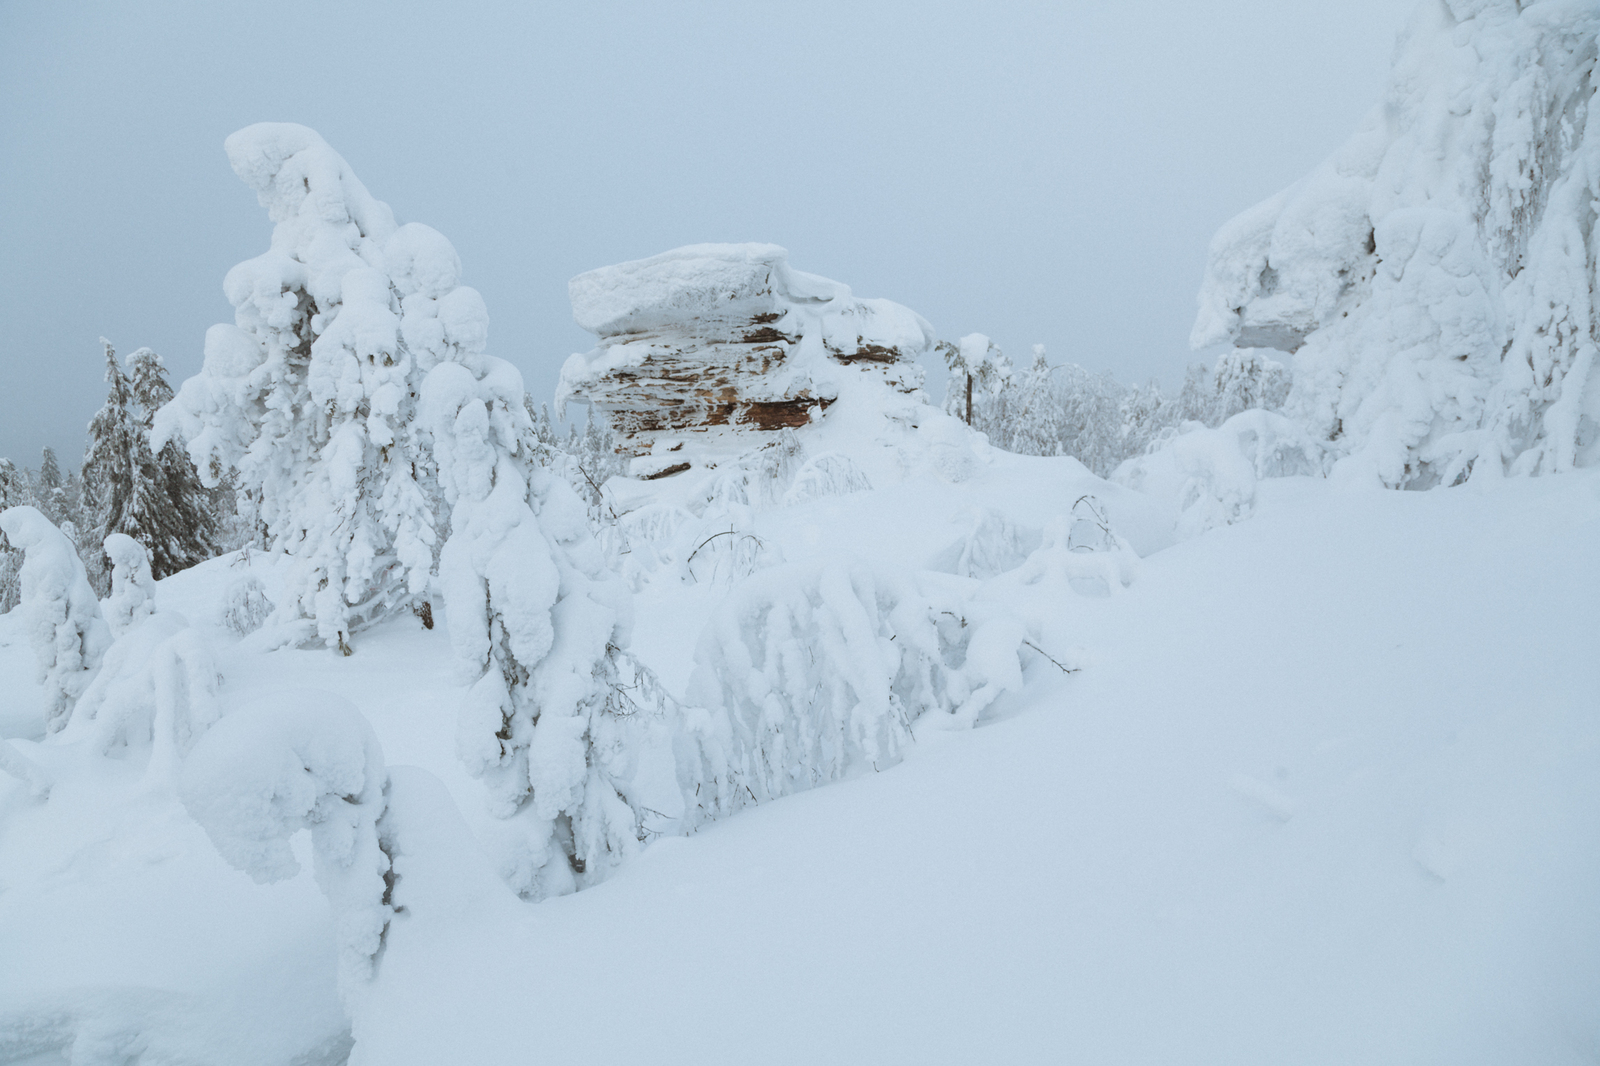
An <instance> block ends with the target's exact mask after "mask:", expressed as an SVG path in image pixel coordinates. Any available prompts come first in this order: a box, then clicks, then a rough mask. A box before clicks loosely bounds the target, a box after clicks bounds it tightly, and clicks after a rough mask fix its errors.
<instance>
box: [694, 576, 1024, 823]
mask: <svg viewBox="0 0 1600 1066" xmlns="http://www.w3.org/2000/svg"><path fill="white" fill-rule="evenodd" d="M1024 640H1025V633H1024V632H1023V630H1022V627H1021V625H1020V623H1018V622H1017V621H1016V620H1015V619H1014V618H1012V617H1010V616H1009V615H1008V614H1006V613H1004V612H995V613H993V615H992V616H990V617H989V618H988V619H987V620H985V621H983V622H978V621H977V620H976V619H975V618H969V617H968V611H967V606H966V604H965V602H964V600H963V598H962V597H961V596H960V595H959V594H957V593H956V592H954V591H951V590H949V589H945V588H941V587H937V586H924V585H922V584H920V583H919V582H918V581H917V580H916V579H914V578H912V577H910V576H909V575H891V574H881V573H873V572H872V571H870V570H868V569H866V568H861V567H856V568H847V567H843V566H830V567H825V568H823V569H820V570H803V569H798V568H788V567H785V568H778V569H775V570H769V571H765V572H763V573H761V574H757V575H756V576H755V577H753V578H751V579H750V580H749V581H746V582H744V583H743V584H741V585H740V586H738V587H737V588H736V589H735V590H734V591H733V593H732V594H731V595H730V597H729V600H728V602H727V603H726V604H725V605H724V606H723V607H721V608H720V609H719V610H718V612H717V614H716V615H715V616H714V617H713V618H712V620H711V622H710V624H709V625H708V626H707V628H706V631H705V633H704V634H703V635H702V636H701V638H700V645H699V647H698V648H697V649H696V651H695V671H694V674H693V677H692V679H691V681H690V687H689V702H690V703H691V704H694V705H696V706H695V707H693V708H692V709H688V710H685V711H684V712H683V730H682V732H681V733H680V735H679V736H678V737H677V739H676V741H675V743H676V747H677V750H678V756H679V764H678V765H679V783H680V785H681V787H682V789H683V793H684V801H685V805H686V806H685V813H684V816H683V822H684V826H685V828H686V829H693V828H694V827H695V826H696V825H698V824H700V823H702V822H704V821H707V820H710V819H713V818H718V817H722V816H724V815H727V814H730V813H732V812H734V811H737V810H739V809H741V808H743V807H745V806H748V805H749V804H752V803H759V802H764V801H766V800H769V799H774V798H776V797H779V796H784V795H788V794H790V793H793V792H799V791H802V790H805V789H808V788H812V787H814V786H816V785H819V784H822V783H825V782H827V781H833V780H838V779H839V778H842V777H845V776H848V775H850V774H851V773H854V772H857V771H861V770H867V769H882V768H884V767H885V766H888V765H890V764H892V763H894V762H896V761H898V759H899V758H900V755H901V752H902V751H903V750H904V748H905V745H906V744H907V742H908V741H909V740H910V738H911V727H912V724H913V722H914V721H915V720H916V719H917V718H918V717H919V716H922V715H936V716H941V717H946V718H948V719H949V720H950V721H951V722H953V723H955V724H959V725H971V724H972V723H973V722H974V721H975V720H976V719H977V717H978V715H979V714H981V713H982V711H983V710H984V709H985V708H986V707H987V706H988V705H989V704H990V703H991V702H993V700H994V699H995V697H997V696H998V695H999V694H1000V693H1001V692H1002V691H1005V690H1008V689H1015V688H1019V687H1020V686H1021V662H1020V659H1019V651H1020V649H1021V647H1022V645H1023V642H1024Z"/></svg>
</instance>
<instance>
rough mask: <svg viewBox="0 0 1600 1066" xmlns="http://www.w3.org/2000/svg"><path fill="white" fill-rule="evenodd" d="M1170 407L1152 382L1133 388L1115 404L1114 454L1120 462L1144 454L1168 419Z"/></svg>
mask: <svg viewBox="0 0 1600 1066" xmlns="http://www.w3.org/2000/svg"><path fill="white" fill-rule="evenodd" d="M1172 408H1173V405H1172V404H1171V403H1169V402H1168V400H1167V399H1166V397H1164V396H1163V395H1162V394H1161V386H1160V384H1158V383H1157V382H1155V381H1150V382H1148V383H1147V384H1144V385H1135V386H1134V387H1133V388H1131V389H1129V390H1128V394H1127V395H1126V396H1124V397H1123V398H1122V402H1121V403H1120V404H1118V405H1117V421H1118V428H1117V439H1118V449H1117V454H1118V456H1119V457H1120V459H1121V460H1126V459H1130V458H1132V457H1133V456H1136V455H1143V454H1144V453H1145V449H1147V448H1148V447H1149V446H1150V442H1151V441H1153V440H1155V438H1156V435H1157V434H1158V433H1160V432H1161V431H1162V430H1163V429H1165V428H1166V427H1167V425H1168V424H1169V422H1170V420H1171V416H1172Z"/></svg>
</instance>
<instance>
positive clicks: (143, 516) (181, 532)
mask: <svg viewBox="0 0 1600 1066" xmlns="http://www.w3.org/2000/svg"><path fill="white" fill-rule="evenodd" d="M107 350H108V351H109V350H110V347H109V345H108V346H107ZM128 394H129V401H130V405H131V417H130V422H131V424H132V431H133V442H134V455H135V463H136V467H137V471H138V483H139V485H140V488H141V490H142V491H138V492H136V493H135V494H134V496H133V515H132V519H131V521H130V523H129V524H130V525H131V526H132V527H133V528H129V529H108V530H107V532H115V533H127V534H128V535H129V536H131V537H133V538H134V539H135V540H137V541H139V542H140V543H141V544H143V545H144V546H145V547H146V548H147V549H148V550H149V552H150V572H151V573H152V574H153V575H154V576H155V578H156V580H158V581H159V580H160V579H161V578H164V577H166V576H168V575H169V574H175V573H177V572H178V571H179V570H184V569H187V568H188V567H191V566H193V565H194V564H196V563H198V562H203V561H204V560H206V559H209V558H211V557H212V556H214V555H216V554H217V552H218V545H217V535H218V523H217V515H216V512H215V510H214V508H215V506H216V502H217V494H218V493H219V492H220V491H221V486H220V485H219V487H218V489H207V488H206V487H205V486H204V485H203V484H201V482H200V475H199V473H198V471H196V470H195V468H194V463H193V462H191V461H190V459H189V456H188V453H187V452H186V451H185V450H184V448H183V446H182V443H181V442H180V441H178V440H176V439H169V440H167V441H166V442H165V443H164V444H162V446H161V450H160V451H159V452H155V453H153V454H152V451H151V447H150V435H151V431H152V427H153V423H154V421H155V416H156V412H157V411H159V410H160V409H161V408H162V407H164V406H166V404H168V403H169V402H171V400H172V396H173V393H172V386H171V385H170V384H169V383H168V381H167V371H166V367H165V366H164V365H163V364H162V362H161V357H160V356H159V355H157V354H156V353H155V352H153V351H151V350H150V349H149V348H140V349H139V350H138V351H136V352H134V353H133V354H132V355H130V356H128Z"/></svg>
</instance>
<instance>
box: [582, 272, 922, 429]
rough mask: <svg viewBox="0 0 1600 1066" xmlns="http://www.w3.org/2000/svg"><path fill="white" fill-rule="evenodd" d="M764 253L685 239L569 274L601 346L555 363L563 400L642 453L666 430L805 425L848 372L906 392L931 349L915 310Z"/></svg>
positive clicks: (584, 321)
mask: <svg viewBox="0 0 1600 1066" xmlns="http://www.w3.org/2000/svg"><path fill="white" fill-rule="evenodd" d="M786 254H787V253H785V252H784V250H783V249H781V248H778V247H776V246H773V245H762V244H736V245H693V246H690V247H688V248H680V249H677V250H675V251H671V252H667V253H664V254H663V255H658V256H655V257H653V258H651V259H643V260H638V261H636V262H632V263H623V264H620V265H618V266H614V267H605V268H602V269H600V270H594V271H590V272H589V273H587V274H581V275H579V276H578V277H576V278H574V279H573V280H572V283H571V285H570V287H569V288H570V292H571V296H572V307H573V317H574V318H576V319H577V321H578V324H579V325H581V326H583V327H584V328H585V329H588V330H590V331H591V332H593V333H595V334H596V335H598V336H599V337H600V339H601V343H600V345H599V346H598V347H597V348H595V349H594V350H593V351H591V352H589V353H588V354H587V355H575V356H573V357H572V358H571V359H569V360H568V361H567V363H566V365H565V366H564V367H563V368H562V381H561V394H560V398H561V399H563V400H565V399H571V400H575V401H578V402H582V403H589V404H592V405H594V406H595V407H597V408H598V409H599V410H600V411H601V412H603V413H604V414H605V415H606V416H607V417H608V418H609V420H610V421H611V424H612V426H613V428H614V429H615V430H616V431H617V433H618V437H619V438H620V439H621V440H622V442H623V447H625V448H626V449H628V450H629V451H631V452H633V453H634V454H639V453H642V452H644V451H647V450H649V448H650V447H651V445H652V444H653V443H654V442H655V441H656V440H657V439H659V438H660V437H661V436H663V435H666V434H674V435H677V434H682V433H685V432H696V431H707V430H710V429H712V428H715V427H728V428H731V429H735V430H742V429H748V430H751V431H757V432H759V431H770V430H778V429H783V428H785V427H788V428H795V427H798V426H802V425H805V424H806V423H807V422H808V421H810V420H811V419H812V418H814V417H817V416H819V415H820V414H821V412H822V411H823V410H825V409H826V408H827V407H828V405H829V404H831V403H832V402H833V400H834V398H835V397H836V396H837V395H838V385H839V375H840V374H841V373H851V372H852V371H849V370H845V369H844V368H846V367H861V368H862V369H857V370H855V371H853V372H855V373H861V372H863V370H864V369H865V368H868V367H871V368H876V370H877V372H878V373H880V374H882V375H883V376H884V377H885V378H886V379H888V380H889V381H890V383H891V384H895V385H897V386H899V387H901V388H903V389H906V390H910V389H914V388H916V387H917V385H918V384H920V381H921V373H920V370H919V368H918V367H917V366H916V363H915V359H916V357H917V356H918V355H919V354H921V353H922V352H924V351H926V350H927V348H928V347H929V345H931V344H932V343H933V331H932V328H931V327H929V326H928V324H927V323H926V322H925V321H923V320H922V319H921V318H920V317H919V316H917V315H916V314H914V313H913V312H911V311H910V310H908V309H907V308H904V307H901V306H900V305H899V304H893V303H890V302H889V301H887V300H859V299H856V298H855V297H854V296H852V295H851V294H850V290H849V289H848V288H847V287H846V286H844V285H840V284H838V283H837V282H832V281H828V280H827V279H825V278H819V277H816V276H814V275H810V274H801V273H799V272H797V271H793V270H790V269H789V266H788V263H787V262H786Z"/></svg>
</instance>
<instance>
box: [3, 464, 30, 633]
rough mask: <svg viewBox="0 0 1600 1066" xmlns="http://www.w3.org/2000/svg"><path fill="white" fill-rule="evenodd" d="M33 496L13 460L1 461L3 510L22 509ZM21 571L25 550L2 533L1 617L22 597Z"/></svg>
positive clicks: (25, 476) (23, 475) (25, 479)
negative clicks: (13, 543)
mask: <svg viewBox="0 0 1600 1066" xmlns="http://www.w3.org/2000/svg"><path fill="white" fill-rule="evenodd" d="M32 499H33V493H32V492H31V491H30V489H29V487H28V478H27V475H25V474H24V473H23V472H22V471H20V470H18V469H17V466H16V464H15V463H13V462H12V461H11V460H10V459H0V511H5V510H7V509H9V508H12V507H20V506H21V505H23V504H25V503H29V502H31V501H32ZM21 568H22V550H21V549H20V548H17V547H15V546H13V545H12V544H11V542H10V541H9V540H7V539H6V535H5V534H4V533H3V532H0V614H5V613H6V612H7V611H9V610H11V608H13V607H15V606H16V605H17V601H18V599H19V598H20V597H21V595H22V582H21V577H20V576H19V574H18V571H19V570H20V569H21Z"/></svg>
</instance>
